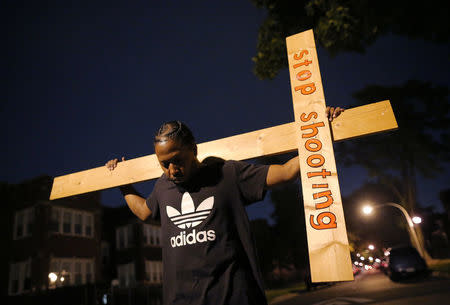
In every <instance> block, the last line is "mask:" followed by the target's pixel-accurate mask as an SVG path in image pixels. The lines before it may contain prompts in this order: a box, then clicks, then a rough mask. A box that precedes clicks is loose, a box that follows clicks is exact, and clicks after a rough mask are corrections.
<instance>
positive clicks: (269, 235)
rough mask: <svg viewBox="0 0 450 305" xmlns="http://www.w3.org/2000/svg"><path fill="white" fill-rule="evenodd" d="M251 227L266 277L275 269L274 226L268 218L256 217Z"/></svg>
mask: <svg viewBox="0 0 450 305" xmlns="http://www.w3.org/2000/svg"><path fill="white" fill-rule="evenodd" d="M250 227H251V230H252V232H253V237H254V238H255V243H256V249H257V255H258V263H259V266H260V268H261V271H262V273H263V275H264V277H265V278H266V277H267V275H268V274H269V273H270V272H271V271H272V270H273V260H274V250H275V248H274V242H275V236H274V233H273V228H272V227H271V226H270V225H269V223H268V222H267V219H260V218H259V219H254V220H252V221H251V222H250Z"/></svg>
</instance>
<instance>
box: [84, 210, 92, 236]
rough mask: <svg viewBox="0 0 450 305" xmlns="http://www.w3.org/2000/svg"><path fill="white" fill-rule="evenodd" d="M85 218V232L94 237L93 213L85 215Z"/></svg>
mask: <svg viewBox="0 0 450 305" xmlns="http://www.w3.org/2000/svg"><path fill="white" fill-rule="evenodd" d="M84 219H85V223H86V226H85V227H84V229H85V234H86V236H89V237H92V235H93V234H92V232H93V229H92V228H93V218H92V215H87V214H86V215H85V216H84Z"/></svg>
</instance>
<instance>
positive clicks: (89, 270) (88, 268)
mask: <svg viewBox="0 0 450 305" xmlns="http://www.w3.org/2000/svg"><path fill="white" fill-rule="evenodd" d="M85 270H86V283H92V282H93V278H94V277H93V275H92V262H86V266H85Z"/></svg>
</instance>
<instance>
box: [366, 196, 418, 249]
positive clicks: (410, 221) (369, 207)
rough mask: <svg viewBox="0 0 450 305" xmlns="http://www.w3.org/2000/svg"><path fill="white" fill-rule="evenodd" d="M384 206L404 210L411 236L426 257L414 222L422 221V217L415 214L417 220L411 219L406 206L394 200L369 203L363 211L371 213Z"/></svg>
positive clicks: (367, 213)
mask: <svg viewBox="0 0 450 305" xmlns="http://www.w3.org/2000/svg"><path fill="white" fill-rule="evenodd" d="M382 206H391V207H394V208H397V209H399V210H400V211H401V212H402V214H403V216H405V219H406V222H407V223H408V232H409V236H410V238H411V239H412V240H413V242H414V243H415V244H416V249H417V250H418V251H419V253H420V256H422V257H425V256H424V255H425V251H424V250H423V248H422V245H421V244H420V243H419V238H418V237H417V234H416V231H415V230H414V223H417V224H418V223H421V222H422V219H421V218H420V217H418V216H415V217H414V219H415V220H414V221H413V219H411V216H409V214H408V212H407V211H406V210H405V208H404V207H402V206H401V205H399V204H397V203H393V202H386V203H383V204H378V205H375V206H372V205H369V204H367V205H365V206H364V207H363V209H362V211H363V213H364V214H366V215H369V214H371V213H372V212H373V210H374V209H375V208H379V207H382Z"/></svg>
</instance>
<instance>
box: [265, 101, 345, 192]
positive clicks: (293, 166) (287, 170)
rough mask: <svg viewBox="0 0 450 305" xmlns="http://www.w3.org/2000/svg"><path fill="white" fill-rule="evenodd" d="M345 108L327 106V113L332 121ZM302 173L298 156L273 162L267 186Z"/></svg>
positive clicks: (290, 179)
mask: <svg viewBox="0 0 450 305" xmlns="http://www.w3.org/2000/svg"><path fill="white" fill-rule="evenodd" d="M344 110H345V109H344V108H341V107H336V108H335V107H329V106H327V109H326V115H327V117H328V120H329V121H330V122H331V121H333V119H334V118H336V117H338V116H339V115H340V114H341V113H342V112H344ZM299 174H300V164H299V162H298V156H297V157H294V158H292V159H291V160H289V161H288V162H286V163H285V164H282V165H280V164H272V165H270V167H269V172H268V173H267V177H266V187H268V188H270V187H273V186H276V185H279V184H281V183H284V182H287V181H292V180H294V179H296V178H297V177H298V176H299Z"/></svg>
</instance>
